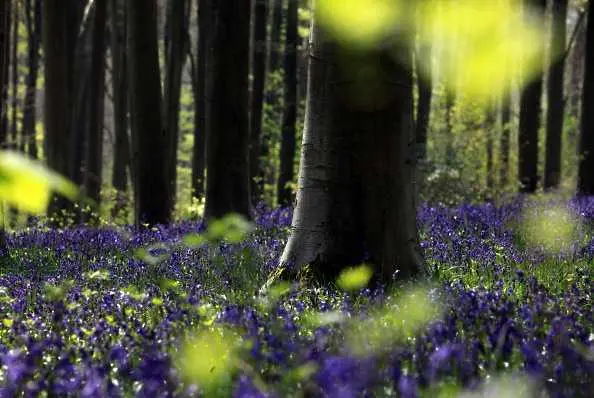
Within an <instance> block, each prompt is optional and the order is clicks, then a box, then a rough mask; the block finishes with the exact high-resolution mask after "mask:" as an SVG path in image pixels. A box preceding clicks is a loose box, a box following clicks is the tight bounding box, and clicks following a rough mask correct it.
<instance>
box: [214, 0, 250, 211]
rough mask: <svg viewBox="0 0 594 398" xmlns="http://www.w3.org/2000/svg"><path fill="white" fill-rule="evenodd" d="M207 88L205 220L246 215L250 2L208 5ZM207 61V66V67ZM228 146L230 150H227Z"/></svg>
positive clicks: (218, 1)
mask: <svg viewBox="0 0 594 398" xmlns="http://www.w3.org/2000/svg"><path fill="white" fill-rule="evenodd" d="M211 4H212V12H213V18H212V19H211V20H212V21H213V23H212V26H211V32H212V34H213V40H214V45H213V53H212V57H211V56H209V58H208V60H207V62H208V63H209V67H208V72H209V73H208V75H207V77H208V79H209V80H211V81H212V86H211V87H209V89H208V96H207V98H209V99H210V101H211V103H210V106H209V115H208V132H207V134H208V135H207V153H208V156H207V174H206V178H207V182H206V208H205V216H206V217H207V218H218V217H222V216H224V215H225V214H227V213H230V212H235V213H239V214H242V215H244V216H248V217H249V216H250V214H249V210H250V194H249V168H248V167H249V165H248V156H249V155H248V153H249V120H248V71H249V45H250V43H249V37H250V10H251V5H250V2H249V1H240V2H229V1H227V0H213V1H212V3H211ZM211 61H212V62H211ZM230 143H233V145H230Z"/></svg>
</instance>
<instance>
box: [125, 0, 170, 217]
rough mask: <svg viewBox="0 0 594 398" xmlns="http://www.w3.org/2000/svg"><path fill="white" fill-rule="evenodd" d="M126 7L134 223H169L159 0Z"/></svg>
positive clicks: (137, 1) (138, 0) (135, 0)
mask: <svg viewBox="0 0 594 398" xmlns="http://www.w3.org/2000/svg"><path fill="white" fill-rule="evenodd" d="M127 12H128V15H127V17H128V60H129V64H128V65H129V68H128V79H129V80H128V82H129V90H130V104H131V107H130V113H131V121H132V123H131V125H132V153H133V157H132V164H133V168H134V199H135V223H136V225H137V226H141V225H142V224H144V223H147V224H149V225H154V224H168V223H169V222H170V220H171V218H170V217H171V208H172V196H171V184H170V182H169V181H168V174H167V169H166V168H165V167H163V162H164V161H165V159H166V156H167V147H168V143H169V138H168V137H167V135H166V130H165V129H164V128H163V121H162V117H161V109H162V108H161V81H160V73H159V54H158V47H157V46H158V44H157V4H156V0H128V10H127Z"/></svg>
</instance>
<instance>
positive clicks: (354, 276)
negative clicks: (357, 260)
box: [336, 264, 373, 291]
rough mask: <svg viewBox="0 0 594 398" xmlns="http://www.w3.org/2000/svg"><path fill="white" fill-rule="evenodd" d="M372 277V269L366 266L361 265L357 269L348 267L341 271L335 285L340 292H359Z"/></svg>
mask: <svg viewBox="0 0 594 398" xmlns="http://www.w3.org/2000/svg"><path fill="white" fill-rule="evenodd" d="M372 275H373V269H372V268H371V267H370V266H368V265H365V264H362V265H359V266H358V267H350V268H346V269H345V270H344V271H342V272H341V273H340V275H339V276H338V279H337V280H336V284H337V285H338V287H340V288H341V289H342V290H346V291H355V290H360V289H362V288H364V287H365V286H367V284H368V283H369V280H370V279H371V276H372Z"/></svg>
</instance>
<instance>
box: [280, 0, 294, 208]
mask: <svg viewBox="0 0 594 398" xmlns="http://www.w3.org/2000/svg"><path fill="white" fill-rule="evenodd" d="M287 1H288V7H287V26H286V29H285V31H286V39H285V59H284V61H285V62H284V66H285V73H284V107H283V116H282V125H281V127H282V135H281V153H280V170H279V178H278V185H277V195H276V197H277V201H278V204H279V205H281V206H288V205H291V204H292V203H293V189H292V188H291V186H290V183H291V182H293V174H294V172H293V169H294V167H295V146H296V144H295V133H296V132H295V129H296V123H297V46H298V41H297V39H298V31H297V29H298V22H299V14H298V12H299V2H298V0H287Z"/></svg>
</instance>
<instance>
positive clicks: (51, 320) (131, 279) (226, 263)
mask: <svg viewBox="0 0 594 398" xmlns="http://www.w3.org/2000/svg"><path fill="white" fill-rule="evenodd" d="M290 219H291V211H290V210H289V209H276V210H266V209H260V211H259V213H258V214H257V217H256V220H255V224H256V228H255V229H254V230H252V231H250V232H249V233H248V234H247V235H246V236H245V237H242V236H241V233H240V232H241V230H242V228H243V227H244V226H243V225H242V224H241V223H234V222H233V220H232V221H230V222H227V223H224V222H223V223H220V224H217V225H216V226H212V225H211V227H210V228H209V230H207V231H205V230H204V227H203V225H202V223H201V222H199V221H196V222H189V221H188V222H184V223H179V224H175V225H172V226H170V227H166V228H165V227H163V228H154V229H152V230H149V231H144V232H135V231H134V230H133V229H132V228H128V227H115V226H114V227H102V228H91V227H79V228H71V229H66V230H52V229H44V228H37V229H30V230H28V231H26V232H22V233H18V234H12V235H10V236H9V237H8V241H9V247H10V251H9V254H8V256H4V257H3V260H2V263H1V264H0V267H1V270H0V313H2V320H1V322H0V360H1V364H2V368H1V369H0V397H13V396H19V395H20V394H21V393H22V394H24V395H25V396H82V397H100V396H113V397H118V396H123V397H128V396H139V397H166V396H180V397H183V396H199V395H204V396H236V397H264V396H270V397H273V396H275V397H287V396H327V397H341V398H344V397H355V396H370V397H371V396H374V397H383V396H401V397H416V396H427V397H439V396H487V395H489V394H493V395H492V396H500V397H532V396H551V397H580V396H581V397H587V396H591V395H588V394H591V392H592V391H594V312H593V311H592V309H593V308H594V284H593V283H592V281H593V280H594V278H593V277H594V265H593V264H594V235H593V233H592V231H594V228H592V227H593V226H594V199H590V200H582V201H579V202H578V201H571V202H562V203H561V202H549V203H542V202H540V203H535V202H526V201H522V200H519V199H518V200H515V201H513V202H511V203H508V204H506V205H502V206H499V207H495V206H493V205H461V206H458V207H454V208H446V207H440V206H437V207H429V206H424V207H422V208H420V210H419V216H418V221H419V228H420V232H421V246H422V249H423V251H424V254H425V258H426V262H427V266H428V268H429V269H430V275H431V276H430V278H429V281H427V282H424V283H423V284H422V285H412V284H409V285H404V286H400V287H399V288H398V289H396V290H391V291H370V290H368V289H366V288H362V289H360V290H357V291H351V292H346V291H343V290H341V289H340V288H338V287H337V286H336V287H319V286H309V287H303V286H299V285H297V284H295V285H288V284H281V283H279V284H276V285H273V286H272V287H271V288H270V289H268V291H266V292H265V294H261V292H259V289H260V287H261V286H262V285H263V284H264V282H265V281H266V279H267V277H268V275H269V274H270V273H271V272H272V271H273V270H274V267H275V266H276V264H277V261H278V259H279V256H280V255H281V252H282V249H283V246H284V243H285V242H286V238H287V236H288V226H289V225H290ZM235 221H237V220H235ZM495 394H496V395H495ZM489 396H491V395H489Z"/></svg>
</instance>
